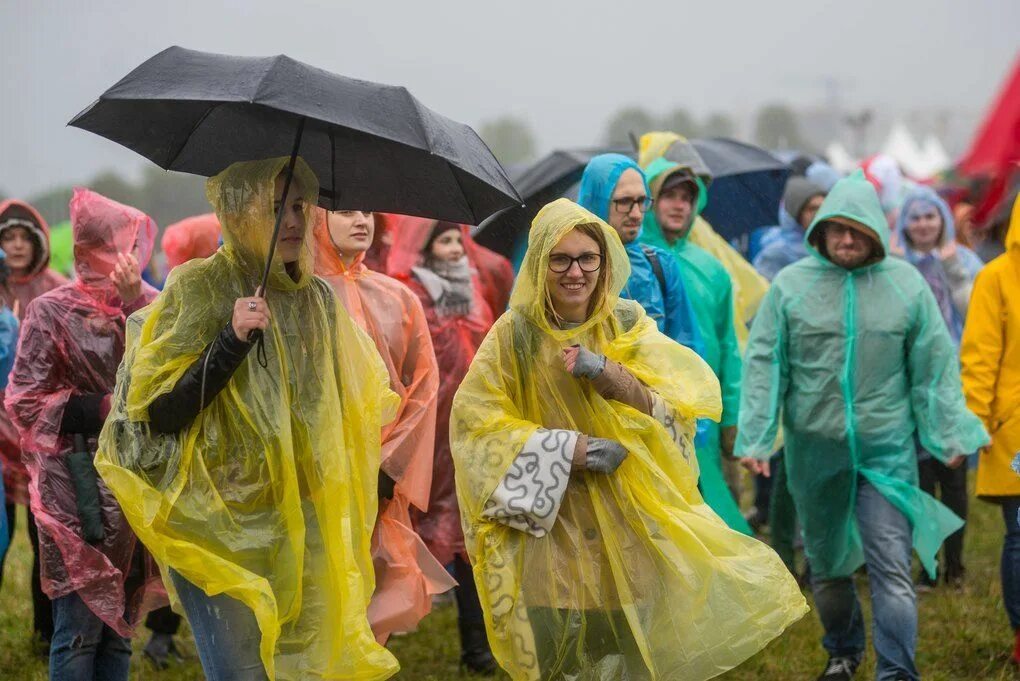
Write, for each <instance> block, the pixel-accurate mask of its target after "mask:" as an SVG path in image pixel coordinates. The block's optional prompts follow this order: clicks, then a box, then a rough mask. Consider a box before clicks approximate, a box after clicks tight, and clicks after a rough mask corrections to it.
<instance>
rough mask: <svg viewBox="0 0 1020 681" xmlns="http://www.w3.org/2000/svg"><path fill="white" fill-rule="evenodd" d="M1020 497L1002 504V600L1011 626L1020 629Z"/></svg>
mask: <svg viewBox="0 0 1020 681" xmlns="http://www.w3.org/2000/svg"><path fill="white" fill-rule="evenodd" d="M1018 515H1020V497H1013V498H1010V499H1008V500H1006V501H1004V502H1003V503H1002V519H1003V520H1004V521H1006V540H1005V541H1004V542H1003V544H1002V562H1001V563H1000V570H1001V574H1002V600H1003V602H1004V603H1005V604H1006V615H1008V616H1009V625H1010V626H1011V627H1013V630H1014V631H1016V630H1017V629H1020V517H1018Z"/></svg>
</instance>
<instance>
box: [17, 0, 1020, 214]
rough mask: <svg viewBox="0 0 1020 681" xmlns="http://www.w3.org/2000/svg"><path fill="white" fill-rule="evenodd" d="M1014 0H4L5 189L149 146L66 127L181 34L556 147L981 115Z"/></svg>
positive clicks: (1011, 29)
mask: <svg viewBox="0 0 1020 681" xmlns="http://www.w3.org/2000/svg"><path fill="white" fill-rule="evenodd" d="M1018 27H1020V2H1018V1H1017V0H968V1H967V2H961V1H960V0H894V1H890V0H854V1H852V2H847V1H845V0H844V1H842V2H822V1H819V0H789V1H787V2H783V1H781V0H774V1H771V2H751V1H746V2H725V1H722V2H694V1H692V0H686V1H684V2H676V1H674V2H664V1H661V0H646V1H645V2H641V1H640V0H638V1H634V0H631V1H630V2H625V1H624V0H616V1H614V2H605V1H603V0H586V1H584V2H575V1H573V0H571V1H569V2H568V1H565V0H541V1H538V2H532V1H531V0H517V1H515V2H493V1H491V0H433V1H431V2H430V1H428V0H401V1H400V2H392V1H391V2H387V1H386V0H360V1H358V2H350V1H349V0H328V1H327V0H322V1H320V2H314V1H312V0H287V1H283V0H274V1H269V0H243V1H238V2H222V1H220V2H218V1H217V0H164V1H162V2H151V1H149V0H135V2H132V3H128V2H107V1H105V0H89V2H72V1H71V0H67V1H59V2H58V1H55V0H0V93H3V94H2V97H3V100H2V101H3V105H2V111H3V113H2V115H0V190H3V191H5V192H7V193H9V194H10V193H13V194H16V195H25V196H27V195H30V194H32V193H34V192H37V191H40V190H42V189H46V188H48V187H50V186H53V185H56V184H61V183H65V182H72V181H75V182H83V181H86V180H88V179H89V178H90V177H92V176H93V175H94V174H95V173H96V172H98V171H101V170H105V169H109V168H116V169H119V170H122V171H124V172H128V173H134V172H135V171H137V169H138V168H140V167H141V166H142V164H143V163H145V161H143V160H141V159H140V157H138V156H135V155H134V154H133V153H131V152H129V151H127V150H124V149H122V148H121V147H119V146H118V145H116V144H114V143H113V142H109V141H106V140H104V139H101V138H99V137H96V136H94V135H91V134H90V133H87V132H84V131H81V130H77V129H72V128H67V127H65V124H66V122H67V121H68V120H69V119H70V118H71V117H72V116H74V115H75V114H76V113H77V112H78V111H80V110H81V109H84V108H85V107H86V106H88V105H89V104H90V103H91V102H92V101H93V100H94V99H96V97H97V96H98V95H99V94H100V93H101V92H102V91H103V90H105V89H106V88H108V87H109V86H111V85H112V84H113V83H115V82H116V81H117V80H119V79H120V78H121V77H123V76H124V75H126V74H127V73H128V72H129V71H130V70H131V69H132V68H134V67H135V66H137V65H138V64H139V63H141V62H142V61H144V60H145V59H147V58H148V57H150V56H152V55H154V54H156V53H157V52H159V51H160V50H162V49H164V48H165V47H168V46H170V45H181V46H184V47H189V48H194V49H200V50H208V51H214V52H223V53H230V54H240V55H253V56H254V55H269V54H278V53H285V54H288V55H290V56H292V57H294V58H296V59H299V60H301V61H305V62H308V63H310V64H313V65H315V66H319V67H321V68H324V69H327V70H330V71H334V72H336V73H341V74H344V75H348V76H354V77H359V78H365V79H369V80H375V81H380V82H385V83H391V84H399V85H406V86H407V87H408V88H409V89H410V90H411V92H413V93H414V94H415V95H416V96H417V97H418V98H419V99H421V100H422V101H423V102H424V103H425V104H426V105H428V106H430V107H431V108H433V109H435V110H437V111H439V112H440V113H443V114H445V115H447V116H449V117H451V118H454V119H457V120H460V121H463V122H465V123H469V124H471V125H474V126H477V125H478V124H479V123H480V122H482V121H484V120H486V119H488V118H492V117H495V116H498V115H501V114H506V113H512V114H515V115H518V116H521V117H523V118H525V119H526V120H527V121H528V122H529V123H530V124H531V125H532V127H533V128H534V130H535V132H536V133H537V136H538V140H539V143H540V146H541V147H542V149H544V150H547V149H550V148H552V147H555V146H578V145H586V144H593V143H596V142H597V141H598V139H599V137H600V136H601V134H602V131H603V127H604V124H605V122H606V119H607V118H608V117H609V116H610V115H611V114H612V113H613V112H614V111H616V110H617V109H619V108H620V107H621V106H624V105H627V104H640V105H643V106H645V107H647V108H648V109H650V110H652V111H656V112H662V113H664V112H665V111H667V110H668V109H670V108H671V107H675V106H685V107H687V108H689V109H690V110H692V111H693V112H694V113H696V114H699V115H703V114H705V113H708V112H709V111H713V110H722V111H725V112H729V113H732V114H734V115H736V116H742V115H746V114H750V113H751V112H753V111H754V109H756V108H757V107H758V106H759V105H761V104H763V103H766V102H770V101H777V100H778V101H786V102H789V103H791V104H794V105H810V104H820V103H821V102H822V101H823V98H824V89H823V78H825V77H832V78H835V79H836V80H837V82H840V83H841V84H842V98H843V102H844V103H845V104H846V105H848V106H853V107H859V106H876V107H880V108H884V109H887V110H890V111H907V110H911V109H917V108H922V107H929V106H930V107H939V108H949V109H958V110H983V109H984V108H985V107H986V106H987V104H988V100H989V99H990V98H991V97H992V96H993V94H994V92H995V91H996V88H997V86H998V85H999V83H1000V82H1001V81H1002V80H1003V78H1004V77H1005V74H1006V72H1007V70H1008V68H1009V65H1010V63H1011V61H1012V60H1013V59H1014V57H1015V55H1016V54H1017V53H1018V50H1020V28H1018Z"/></svg>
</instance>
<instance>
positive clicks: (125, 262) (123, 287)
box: [110, 253, 142, 303]
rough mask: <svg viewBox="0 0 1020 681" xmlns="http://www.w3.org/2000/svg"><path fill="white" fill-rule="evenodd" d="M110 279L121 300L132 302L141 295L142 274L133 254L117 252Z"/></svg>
mask: <svg viewBox="0 0 1020 681" xmlns="http://www.w3.org/2000/svg"><path fill="white" fill-rule="evenodd" d="M110 280H111V281H113V285H114V286H116V287H117V294H118V295H119V296H120V299H121V302H124V303H133V302H135V301H136V300H138V297H139V296H141V295H142V275H141V273H140V272H139V270H138V259H137V258H135V256H134V254H132V253H128V254H127V255H125V254H123V253H118V254H117V266H116V267H114V269H113V272H111V273H110Z"/></svg>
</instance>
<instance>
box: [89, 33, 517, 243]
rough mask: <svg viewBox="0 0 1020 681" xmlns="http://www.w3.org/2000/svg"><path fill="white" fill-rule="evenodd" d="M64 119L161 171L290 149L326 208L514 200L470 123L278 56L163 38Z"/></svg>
mask: <svg viewBox="0 0 1020 681" xmlns="http://www.w3.org/2000/svg"><path fill="white" fill-rule="evenodd" d="M302 123H303V132H302V133H301V137H300V139H299V140H295V135H296V133H297V131H298V130H300V129H301V124H302ZM69 125H72V126H74V127H78V128H82V129H83V130H88V131H90V132H94V133H96V134H97V135H101V136H103V137H106V138H108V139H111V140H113V141H114V142H117V143H119V144H122V145H124V146H125V147H127V148H129V149H132V150H134V151H136V152H138V153H139V154H141V155H142V156H144V157H146V158H147V159H149V160H151V161H152V162H153V163H155V164H156V165H158V166H160V167H161V168H165V169H167V170H178V171H181V172H186V173H193V174H196V175H205V176H212V175H215V174H217V173H219V172H220V171H222V170H224V169H225V168H226V167H227V166H229V165H230V164H232V163H234V162H237V161H251V160H258V159H264V158H271V157H276V156H286V155H289V154H291V153H292V151H293V150H294V149H295V148H298V154H299V155H300V156H301V157H302V158H303V159H304V160H305V161H307V162H308V164H309V166H311V168H312V170H313V171H315V173H316V175H317V176H318V178H319V182H320V187H319V204H320V205H321V206H322V207H324V208H327V209H329V210H338V209H341V208H347V209H364V210H376V211H385V212H391V213H402V214H405V215H420V216H424V217H430V218H435V219H440V220H448V221H451V222H459V223H466V224H478V223H479V222H481V221H482V220H484V219H485V218H486V217H488V216H489V215H491V214H493V213H495V212H496V211H499V210H501V209H503V208H506V207H508V206H512V205H514V204H517V203H519V202H520V198H519V196H518V195H517V192H516V191H515V190H514V188H513V185H512V184H511V183H510V180H509V179H508V178H507V176H506V173H505V172H504V170H503V168H502V167H501V166H500V165H499V162H497V161H496V159H495V158H494V157H493V156H492V153H491V152H490V151H489V149H488V147H486V146H485V143H484V142H482V141H481V139H480V138H479V137H478V135H477V134H475V132H474V131H473V130H472V129H471V128H470V127H468V126H466V125H463V124H460V123H456V122H454V121H452V120H450V119H448V118H445V117H443V116H440V115H439V114H437V113H435V112H434V111H431V110H430V109H428V108H427V107H425V106H424V105H422V104H421V103H420V102H419V101H418V100H417V99H415V98H414V97H413V96H412V95H411V94H410V93H409V92H408V91H407V90H406V89H405V88H403V87H394V86H389V85H379V84H377V83H371V82H368V81H363V80H356V79H354V78H346V77H343V76H338V75H335V74H332V73H329V72H327V71H323V70H321V69H317V68H314V67H312V66H308V65H307V64H303V63H301V62H299V61H295V60H294V59H291V58H290V57H287V56H283V55H281V56H276V57H254V58H253V57H234V56H228V55H220V54H210V53H206V52H198V51H195V50H187V49H184V48H181V47H171V48H168V49H166V50H164V51H163V52H160V53H159V54H157V55H156V56H154V57H152V58H151V59H149V60H148V61H146V62H145V63H143V64H142V65H141V66H139V67H138V68H136V69H135V70H134V71H132V72H131V73H129V74H128V75H127V76H125V77H124V78H123V79H122V80H121V81H120V82H118V83H117V84H116V85H114V86H113V87H111V88H110V89H109V90H107V91H106V92H104V93H103V94H102V95H101V96H100V98H99V99H98V100H97V101H96V102H95V103H93V104H92V105H91V106H90V107H88V108H87V109H85V110H84V111H82V112H81V113H80V114H78V115H77V116H75V117H74V119H72V120H71V122H70V123H69ZM296 141H297V142H299V144H295V142H296Z"/></svg>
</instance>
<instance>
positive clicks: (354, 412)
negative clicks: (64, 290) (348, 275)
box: [98, 158, 398, 679]
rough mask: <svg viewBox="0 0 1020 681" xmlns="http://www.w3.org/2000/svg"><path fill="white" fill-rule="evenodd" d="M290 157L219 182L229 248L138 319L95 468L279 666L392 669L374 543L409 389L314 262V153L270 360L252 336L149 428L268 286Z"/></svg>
mask: <svg viewBox="0 0 1020 681" xmlns="http://www.w3.org/2000/svg"><path fill="white" fill-rule="evenodd" d="M286 164H287V159H286V158H277V159H270V160H265V161H252V162H244V163H235V164H234V165H232V166H230V167H228V168H227V169H226V170H224V171H223V172H222V173H220V174H219V175H217V176H216V177H213V178H211V179H210V180H209V182H208V184H207V186H206V193H207V196H208V198H209V201H210V203H211V204H212V205H213V208H214V209H215V210H216V215H217V217H218V218H219V220H220V224H221V225H222V226H223V236H224V245H223V247H222V248H221V249H219V250H218V251H217V252H216V253H215V254H214V255H212V256H211V257H209V258H206V259H205V260H194V261H191V262H188V263H185V264H183V265H181V266H180V267H178V268H176V269H175V270H174V271H173V272H172V273H171V275H170V278H169V280H168V281H167V285H166V288H165V289H164V290H163V292H162V293H161V294H160V296H159V298H157V299H156V300H155V302H153V304H152V305H150V306H149V307H147V308H146V309H145V310H143V311H142V312H140V313H139V314H137V315H135V316H133V317H131V319H130V320H129V322H128V338H127V351H126V353H125V356H124V363H123V364H122V365H121V368H120V371H119V373H118V380H117V389H116V392H115V395H114V404H113V411H112V412H111V414H110V417H109V419H108V420H107V422H106V427H105V428H104V430H103V433H102V437H101V439H100V452H99V456H98V467H99V471H100V473H101V475H102V476H103V478H104V479H105V480H106V482H107V484H108V485H109V486H110V489H111V490H113V492H114V493H115V494H116V496H117V499H118V500H119V502H120V504H121V506H122V507H123V509H124V512H125V514H126V515H127V517H128V519H129V520H130V522H131V525H132V527H134V529H135V531H136V532H137V533H138V536H139V537H140V538H141V539H142V541H144V542H145V545H146V546H147V547H148V548H149V550H150V551H151V552H152V554H153V556H155V558H156V560H157V561H158V562H159V564H160V566H161V568H162V569H163V571H164V574H165V573H166V572H168V571H169V570H175V571H176V572H178V573H179V574H180V575H181V576H182V577H184V579H186V580H188V581H189V582H191V583H193V584H195V585H197V586H198V587H199V588H201V589H202V590H203V591H204V592H205V593H206V594H208V595H210V596H212V595H216V594H226V595H228V596H230V597H231V598H235V599H237V600H239V601H241V602H242V603H244V604H245V605H246V606H247V607H249V608H251V610H252V612H253V613H254V615H255V618H256V619H257V621H258V624H259V628H260V629H261V632H262V639H261V644H260V654H261V657H262V661H263V664H264V666H265V669H266V673H267V674H268V676H269V678H270V679H306V678H348V679H383V678H387V677H389V676H391V675H392V674H393V673H395V672H396V670H397V669H398V665H397V662H396V660H395V659H394V657H393V656H392V655H391V654H390V653H389V652H388V651H387V650H386V649H385V648H383V647H382V646H381V645H379V644H378V643H377V642H376V640H375V638H374V636H373V635H372V631H371V629H370V628H369V624H368V619H367V617H366V610H367V608H368V603H369V599H370V598H371V595H372V592H373V590H374V582H375V580H374V576H373V569H372V560H371V555H370V552H369V547H370V541H371V535H372V526H373V524H374V523H375V518H376V514H377V510H378V503H377V494H378V491H377V485H378V471H379V456H380V455H379V451H380V433H381V431H382V427H383V425H384V424H385V423H388V422H389V421H390V420H391V418H392V416H393V414H394V412H395V409H396V405H397V398H396V396H395V395H394V394H393V393H392V392H391V391H390V390H389V387H388V385H389V376H388V374H387V372H386V368H385V367H384V366H383V364H382V360H381V359H380V358H379V354H378V352H377V351H376V349H375V346H374V345H373V344H372V341H371V339H370V338H369V337H368V336H367V335H366V334H365V333H364V332H363V331H361V329H359V328H358V326H357V324H355V323H354V321H353V320H352V319H351V318H350V316H349V315H348V314H347V313H346V312H345V311H344V310H343V308H342V307H341V306H340V305H339V303H338V301H337V300H336V296H335V294H334V293H333V290H332V289H331V288H330V287H329V285H328V284H326V283H325V282H324V281H322V280H321V279H318V278H316V277H314V276H313V274H312V270H313V262H314V254H313V243H314V242H313V236H312V227H313V223H314V212H313V211H314V210H315V208H314V207H315V202H316V192H317V188H318V186H319V184H318V180H317V179H316V178H315V176H314V174H313V173H312V172H311V170H310V169H309V168H308V166H307V165H306V164H305V163H304V161H303V160H300V159H299V160H298V162H297V165H296V168H295V183H296V184H295V185H294V186H292V191H297V192H300V194H301V196H302V197H303V198H304V204H305V229H306V232H305V240H304V248H303V250H302V252H301V255H300V258H299V259H298V261H297V263H296V267H297V270H296V271H297V273H298V277H297V279H296V280H295V279H294V278H292V277H291V276H290V275H289V274H288V273H287V271H286V270H285V268H284V265H283V263H282V262H281V260H280V258H279V252H277V257H276V259H275V260H274V262H273V264H272V271H271V275H270V280H269V290H268V292H267V298H266V300H267V303H268V306H269V309H270V313H271V317H272V319H271V322H270V326H269V328H268V329H267V330H266V332H265V356H266V359H267V366H266V367H265V368H263V367H262V366H260V364H259V362H258V360H257V357H256V352H255V350H254V349H253V350H252V351H251V352H250V353H249V355H248V357H247V358H246V360H245V361H244V362H243V363H242V364H241V365H240V366H239V367H238V369H237V371H236V372H235V373H234V374H233V376H232V377H231V379H230V382H229V384H228V385H227V386H226V387H225V388H224V389H223V391H222V392H220V393H219V394H218V395H216V396H215V398H213V399H212V400H211V401H210V403H209V404H208V405H205V408H204V409H202V411H201V412H200V413H199V415H198V416H197V417H196V419H195V420H194V422H193V423H192V424H191V425H190V426H188V427H187V428H185V429H184V430H183V431H181V432H180V433H177V434H175V435H159V434H157V433H155V432H153V431H151V430H150V428H149V425H148V420H149V413H148V409H149V406H150V405H151V404H152V402H153V400H155V399H156V398H157V397H158V396H160V395H162V394H165V393H167V392H169V391H170V390H172V389H173V387H174V386H175V385H176V383H177V381H178V380H179V379H180V377H181V376H182V375H183V374H184V372H185V371H186V370H187V369H188V368H189V367H190V366H191V365H192V364H194V363H195V361H196V360H198V358H199V357H200V356H201V354H202V352H203V351H204V349H205V347H206V346H207V345H208V344H209V343H210V342H212V341H213V339H214V338H215V337H216V335H217V334H218V333H219V332H220V331H221V330H222V329H223V328H224V327H225V326H226V325H227V324H228V323H229V321H230V319H231V315H232V311H233V307H234V301H235V300H236V299H237V298H240V297H244V296H250V295H252V294H253V292H254V291H255V288H256V286H257V285H258V282H259V280H260V277H261V273H262V264H263V263H264V261H265V257H266V254H267V252H268V249H269V243H270V238H271V234H272V229H273V218H274V212H273V199H274V189H273V185H274V181H275V178H277V176H279V175H280V173H281V172H282V171H284V169H285V166H286ZM168 589H169V590H170V591H171V597H172V598H173V599H174V600H175V601H176V596H175V593H174V592H173V586H172V581H169V580H168Z"/></svg>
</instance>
